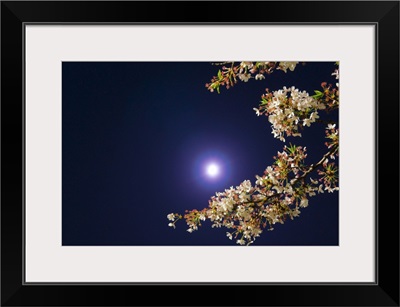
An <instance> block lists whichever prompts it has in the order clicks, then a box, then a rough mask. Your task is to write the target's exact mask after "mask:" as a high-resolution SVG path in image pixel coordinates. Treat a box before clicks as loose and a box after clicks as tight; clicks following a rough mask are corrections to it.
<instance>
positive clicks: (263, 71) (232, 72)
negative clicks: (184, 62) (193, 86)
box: [206, 61, 299, 93]
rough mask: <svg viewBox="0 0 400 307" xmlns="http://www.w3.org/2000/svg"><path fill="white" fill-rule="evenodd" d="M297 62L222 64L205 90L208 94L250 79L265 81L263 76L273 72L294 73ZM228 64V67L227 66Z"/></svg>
mask: <svg viewBox="0 0 400 307" xmlns="http://www.w3.org/2000/svg"><path fill="white" fill-rule="evenodd" d="M298 63H299V62H246V61H243V62H240V63H239V64H237V63H236V62H224V63H220V65H223V66H222V67H221V69H220V70H218V74H217V75H216V76H214V77H213V78H212V79H211V81H210V83H206V88H207V89H208V90H209V91H210V92H214V91H217V92H218V93H219V92H220V87H221V86H224V87H226V88H227V89H229V88H230V87H232V86H234V85H235V84H236V83H237V82H238V80H240V81H243V82H248V81H249V80H250V79H252V78H254V79H255V80H263V79H265V75H269V74H271V73H272V72H273V71H274V70H282V71H284V72H285V73H286V72H287V70H288V69H289V70H290V71H294V69H295V68H296V65H297V64H298ZM229 64H230V65H229Z"/></svg>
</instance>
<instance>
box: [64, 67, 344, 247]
mask: <svg viewBox="0 0 400 307" xmlns="http://www.w3.org/2000/svg"><path fill="white" fill-rule="evenodd" d="M334 69H335V66H334V63H333V62H329V63H323V62H308V63H307V65H305V66H301V65H298V66H297V68H296V70H295V71H294V72H288V73H286V74H285V73H283V72H282V71H276V72H274V73H273V74H272V75H270V76H267V77H266V79H265V80H262V81H255V80H254V79H253V80H250V81H249V82H247V83H239V84H237V85H236V86H235V87H233V88H231V89H229V90H225V89H222V90H221V94H217V93H210V92H209V91H208V90H207V89H206V88H205V83H207V82H209V81H210V79H211V77H212V76H213V75H215V74H216V72H217V70H218V68H217V67H216V66H213V65H211V63H209V62H64V63H63V64H62V243H63V245H236V244H235V242H234V241H230V240H229V239H228V238H227V237H226V229H224V228H221V229H216V228H211V227H210V225H211V224H210V223H209V222H205V223H204V225H203V226H202V227H200V229H199V230H198V231H197V232H193V233H191V234H190V233H188V232H187V231H186V229H187V227H186V224H185V222H184V221H181V223H179V222H178V223H177V228H176V229H175V230H174V229H172V228H170V227H168V220H167V218H166V216H167V214H168V213H171V212H176V213H183V212H184V210H185V209H189V210H190V209H195V208H196V209H202V208H204V207H206V206H207V205H208V200H209V199H210V197H211V196H212V195H215V192H217V191H223V190H224V189H225V188H229V187H230V186H236V185H238V184H240V182H242V181H243V180H245V179H249V180H251V181H252V182H253V183H254V180H255V175H256V174H258V175H262V173H263V171H264V169H265V168H266V167H267V166H268V165H270V164H272V163H273V158H272V157H273V156H274V155H275V154H276V153H277V151H282V148H283V145H284V143H282V142H281V141H279V140H276V139H274V138H273V135H272V134H271V127H270V123H269V122H268V118H267V117H266V116H260V117H257V116H256V114H255V112H254V110H253V108H254V107H257V105H258V103H259V101H260V96H261V95H262V94H263V93H264V91H265V88H266V87H268V88H269V89H270V90H271V91H274V90H278V89H280V88H282V87H283V86H287V87H290V86H295V87H297V88H299V89H300V90H306V91H309V92H310V94H312V93H313V90H315V89H317V90H320V89H321V87H320V84H321V82H322V81H327V82H328V83H329V82H330V83H335V79H334V77H332V76H331V73H332V72H333V71H334ZM321 113H322V112H321ZM330 117H333V118H334V119H336V120H337V117H338V114H331V115H330ZM324 137H325V134H324V126H323V125H322V124H313V125H312V126H311V127H310V128H308V129H306V130H305V131H303V137H302V138H287V141H286V142H287V143H289V142H292V143H293V144H297V145H303V146H307V149H308V161H309V163H310V164H311V163H314V162H317V159H318V160H319V158H320V157H321V156H322V154H323V153H325V152H326V147H325V146H324V142H325V139H324ZM211 158H212V159H216V160H218V161H219V162H220V163H221V167H222V168H223V172H222V173H221V176H220V178H218V180H213V181H212V180H209V179H207V178H205V177H204V174H203V170H204V166H205V163H206V162H207V161H208V160H210V159H211ZM309 201H310V203H309V207H307V208H305V209H303V210H302V213H301V215H300V217H299V218H295V219H294V220H293V221H291V220H288V221H287V222H286V223H285V224H283V225H276V227H275V230H274V231H264V232H263V234H261V237H259V238H257V240H256V241H255V242H254V243H253V245H338V243H339V233H338V229H339V220H338V193H334V194H332V193H329V194H328V193H324V194H321V195H317V196H315V197H312V198H310V199H309Z"/></svg>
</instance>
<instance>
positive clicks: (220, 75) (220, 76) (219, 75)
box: [218, 70, 222, 79]
mask: <svg viewBox="0 0 400 307" xmlns="http://www.w3.org/2000/svg"><path fill="white" fill-rule="evenodd" d="M218 79H222V72H221V70H218Z"/></svg>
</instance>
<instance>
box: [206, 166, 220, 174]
mask: <svg viewBox="0 0 400 307" xmlns="http://www.w3.org/2000/svg"><path fill="white" fill-rule="evenodd" d="M206 172H207V175H208V176H210V177H215V176H217V175H218V174H219V166H218V165H217V164H215V163H210V164H208V165H207V169H206Z"/></svg>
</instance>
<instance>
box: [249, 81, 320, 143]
mask: <svg viewBox="0 0 400 307" xmlns="http://www.w3.org/2000/svg"><path fill="white" fill-rule="evenodd" d="M266 92H267V93H266V94H263V95H262V96H261V104H260V105H259V107H258V108H254V110H255V111H256V114H257V115H258V116H260V115H263V114H265V115H266V116H268V121H269V122H270V123H271V124H272V125H271V128H272V132H271V133H272V134H273V135H274V137H275V138H278V139H279V140H281V141H283V142H285V135H286V136H301V133H300V132H299V131H300V129H299V128H303V127H304V126H307V127H310V125H311V124H312V123H314V122H315V121H316V120H317V119H318V118H319V115H318V110H323V109H325V108H326V107H325V104H324V103H323V102H320V101H319V100H317V99H315V98H314V97H311V96H310V95H309V94H308V93H307V92H306V91H300V90H299V89H297V88H295V87H294V86H292V87H291V88H286V87H283V89H280V90H278V91H274V92H272V93H271V92H269V90H268V89H267V90H266Z"/></svg>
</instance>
